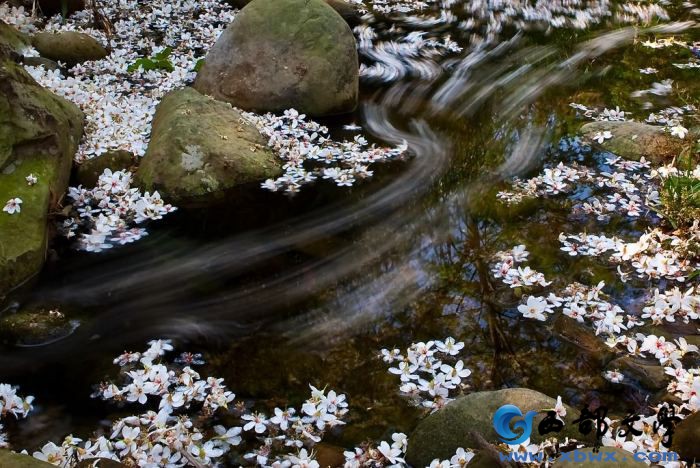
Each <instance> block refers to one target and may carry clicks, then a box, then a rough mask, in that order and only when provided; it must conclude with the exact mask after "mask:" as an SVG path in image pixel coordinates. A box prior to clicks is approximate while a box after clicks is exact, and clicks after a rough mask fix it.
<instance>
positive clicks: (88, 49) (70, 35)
mask: <svg viewBox="0 0 700 468" xmlns="http://www.w3.org/2000/svg"><path fill="white" fill-rule="evenodd" d="M32 44H33V45H34V47H35V48H36V50H38V51H39V53H40V54H41V56H42V57H46V58H49V59H51V60H55V61H57V62H65V63H67V64H68V65H75V64H76V63H82V62H87V61H89V60H100V59H103V58H105V57H106V56H107V50H106V49H105V48H104V47H103V46H102V44H100V43H99V42H98V41H97V39H95V38H94V37H92V36H90V35H89V34H85V33H81V32H77V31H59V32H41V33H38V34H36V35H35V36H34V38H33V39H32Z"/></svg>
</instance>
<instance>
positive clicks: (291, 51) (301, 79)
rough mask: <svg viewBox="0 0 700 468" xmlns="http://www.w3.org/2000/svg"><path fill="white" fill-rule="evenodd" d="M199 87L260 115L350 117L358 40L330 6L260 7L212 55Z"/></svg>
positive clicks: (277, 2)
mask: <svg viewBox="0 0 700 468" xmlns="http://www.w3.org/2000/svg"><path fill="white" fill-rule="evenodd" d="M194 86H195V88H196V89H197V90H199V91H200V92H201V93H203V94H208V95H211V96H213V97H214V98H215V99H218V100H221V101H226V102H230V103H231V104H233V105H234V106H236V107H240V108H242V109H245V110H252V111H256V112H268V111H269V112H279V111H282V110H285V109H289V108H295V109H296V110H298V111H299V112H302V113H305V114H309V115H311V116H323V115H332V114H341V113H345V112H350V111H352V110H354V109H355V107H356V106H357V99H358V89H359V65H358V57H357V48H356V44H355V38H354V36H353V34H352V31H351V30H350V27H349V26H348V25H347V24H346V23H345V21H343V19H342V18H341V17H340V15H338V13H336V12H335V11H334V10H333V8H331V7H329V6H328V5H327V4H326V3H325V2H323V1H322V0H254V1H253V2H251V3H250V4H249V5H247V6H246V7H245V8H243V9H242V10H241V12H240V13H239V14H238V15H237V16H236V20H235V21H234V22H233V23H231V24H230V25H229V26H228V28H226V30H225V31H224V32H223V34H221V36H220V37H219V39H218V40H217V41H216V44H215V45H214V47H212V49H211V50H210V51H209V53H208V54H207V56H206V60H205V61H204V66H203V67H202V70H201V71H200V72H199V74H198V75H197V79H196V81H195V84H194Z"/></svg>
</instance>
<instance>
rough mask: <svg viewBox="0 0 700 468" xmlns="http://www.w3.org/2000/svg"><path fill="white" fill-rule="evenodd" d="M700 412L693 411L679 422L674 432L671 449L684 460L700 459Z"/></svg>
mask: <svg viewBox="0 0 700 468" xmlns="http://www.w3.org/2000/svg"><path fill="white" fill-rule="evenodd" d="M699 442H700V412H698V413H693V414H691V415H690V416H688V417H687V418H685V419H684V420H683V421H681V422H680V423H678V425H677V426H676V431H675V433H674V434H673V442H672V444H671V450H673V451H674V452H676V453H678V455H679V456H680V458H681V459H682V460H685V461H687V462H691V461H693V460H695V461H697V460H700V443H699Z"/></svg>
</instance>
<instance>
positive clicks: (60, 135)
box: [0, 60, 83, 297]
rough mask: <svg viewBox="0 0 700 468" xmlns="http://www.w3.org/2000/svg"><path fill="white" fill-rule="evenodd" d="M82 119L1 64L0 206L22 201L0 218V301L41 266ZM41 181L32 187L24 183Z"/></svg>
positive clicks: (9, 65) (66, 104)
mask: <svg viewBox="0 0 700 468" xmlns="http://www.w3.org/2000/svg"><path fill="white" fill-rule="evenodd" d="M82 123H83V114H82V112H81V111H80V110H79V109H78V108H77V107H76V106H75V105H73V104H71V103H69V102H68V101H66V100H65V99H63V98H60V97H58V96H55V95H54V94H53V93H51V92H49V91H47V90H46V89H44V88H42V87H41V86H40V85H39V84H37V83H36V81H34V79H33V78H32V77H31V76H29V74H27V73H26V72H25V71H24V69H23V68H22V67H20V66H18V65H16V64H15V63H13V62H11V61H9V60H6V61H2V62H0V205H3V206H4V204H5V202H6V201H7V200H9V199H11V198H15V197H18V198H21V199H22V201H23V203H22V210H21V212H20V213H15V214H13V215H10V214H7V213H5V212H0V297H2V295H3V294H4V293H5V292H6V291H7V290H9V289H10V288H12V287H14V286H17V285H18V284H20V283H22V282H23V281H25V280H26V279H28V278H29V277H31V276H32V275H34V274H35V273H36V272H37V271H38V270H39V269H40V268H41V265H42V264H43V260H44V252H45V250H46V244H47V240H48V237H47V214H48V211H49V210H50V209H52V208H53V207H55V206H56V204H57V201H58V200H59V198H60V197H61V196H62V195H63V193H64V192H65V190H66V188H67V186H68V178H69V176H70V169H71V163H72V159H73V155H74V154H75V151H76V150H77V147H78V142H79V140H80V136H81V134H82ZM30 173H31V174H34V175H35V176H36V177H37V178H38V179H39V180H38V182H37V183H36V184H35V185H33V186H30V185H28V184H27V182H26V180H25V177H26V176H27V175H29V174H30Z"/></svg>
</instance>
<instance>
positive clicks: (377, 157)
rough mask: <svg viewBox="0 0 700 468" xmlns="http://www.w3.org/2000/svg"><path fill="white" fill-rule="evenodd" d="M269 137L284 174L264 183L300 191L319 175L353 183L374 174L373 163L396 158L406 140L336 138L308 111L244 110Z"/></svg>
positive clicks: (402, 150)
mask: <svg viewBox="0 0 700 468" xmlns="http://www.w3.org/2000/svg"><path fill="white" fill-rule="evenodd" d="M243 116H244V118H245V119H247V120H249V121H250V122H251V123H253V124H254V125H255V126H256V127H257V128H258V130H259V131H260V133H262V134H263V135H264V136H266V137H267V138H268V146H269V147H270V148H272V149H273V150H274V151H276V152H277V153H278V154H279V156H280V158H281V159H282V160H283V161H284V166H283V167H284V171H285V173H284V175H283V176H281V177H279V178H277V179H276V180H272V179H268V180H266V181H265V182H264V183H263V184H262V187H263V188H265V189H268V190H272V191H278V190H283V191H286V192H290V193H294V192H298V191H299V189H300V188H301V186H302V185H304V184H307V183H309V182H312V181H314V180H316V179H318V178H323V179H328V180H331V181H333V182H334V183H335V184H336V185H338V186H340V187H342V186H351V185H353V184H354V183H355V181H356V180H358V179H363V178H367V177H371V176H372V174H373V172H372V171H371V170H370V169H369V166H370V164H372V163H375V162H381V161H387V160H389V159H393V158H396V157H398V156H400V155H402V154H404V153H405V151H406V144H405V143H404V144H403V145H401V146H398V147H396V148H380V147H377V146H375V145H369V144H368V142H367V140H366V139H365V138H364V137H362V136H360V135H357V136H355V138H354V139H353V140H352V141H342V142H338V141H334V140H333V139H331V138H330V136H329V135H328V128H326V127H324V126H322V125H320V124H318V123H317V122H314V121H313V120H307V119H306V115H304V114H299V112H297V111H296V110H294V109H289V110H286V111H285V112H284V114H283V115H281V116H276V115H273V114H265V115H257V114H253V113H250V112H244V113H243Z"/></svg>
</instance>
